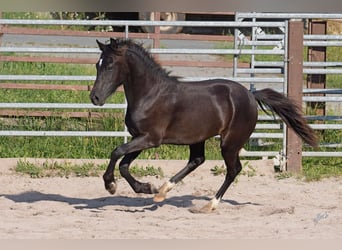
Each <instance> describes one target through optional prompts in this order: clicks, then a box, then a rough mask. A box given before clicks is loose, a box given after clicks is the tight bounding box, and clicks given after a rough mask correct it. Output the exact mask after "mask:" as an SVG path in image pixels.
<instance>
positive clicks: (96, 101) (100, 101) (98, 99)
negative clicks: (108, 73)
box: [90, 91, 105, 106]
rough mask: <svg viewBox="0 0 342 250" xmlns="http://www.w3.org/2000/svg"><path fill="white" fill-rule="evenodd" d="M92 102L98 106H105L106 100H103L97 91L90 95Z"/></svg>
mask: <svg viewBox="0 0 342 250" xmlns="http://www.w3.org/2000/svg"><path fill="white" fill-rule="evenodd" d="M90 100H91V102H92V103H93V104H94V105H96V106H103V105H104V103H105V102H104V98H101V97H100V96H99V95H98V94H96V93H95V91H91V93H90Z"/></svg>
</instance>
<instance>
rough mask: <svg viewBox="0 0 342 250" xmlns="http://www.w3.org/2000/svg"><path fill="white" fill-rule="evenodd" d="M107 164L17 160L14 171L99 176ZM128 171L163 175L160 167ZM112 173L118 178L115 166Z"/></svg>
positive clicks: (33, 174) (36, 175)
mask: <svg viewBox="0 0 342 250" xmlns="http://www.w3.org/2000/svg"><path fill="white" fill-rule="evenodd" d="M106 167H107V164H94V163H93V162H89V163H84V164H73V163H70V162H62V163H59V162H56V161H45V162H43V164H41V165H40V164H34V163H31V162H29V161H27V160H19V161H18V162H17V165H16V167H15V171H16V172H17V173H19V174H23V175H28V176H30V177H31V178H43V177H67V178H68V177H89V176H101V175H102V174H103V172H104V171H105V169H106ZM130 173H131V174H132V175H133V176H135V177H143V176H155V177H158V178H162V177H164V173H163V171H162V169H161V168H160V167H158V168H155V167H153V166H146V167H142V166H138V165H133V166H132V167H130ZM114 175H115V176H116V177H117V178H120V177H121V175H120V173H119V170H118V169H117V168H116V169H115V172H114Z"/></svg>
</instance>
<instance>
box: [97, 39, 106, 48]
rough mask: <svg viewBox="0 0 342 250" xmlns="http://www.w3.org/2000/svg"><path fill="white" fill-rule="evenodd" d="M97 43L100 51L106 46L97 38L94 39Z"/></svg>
mask: <svg viewBox="0 0 342 250" xmlns="http://www.w3.org/2000/svg"><path fill="white" fill-rule="evenodd" d="M96 42H97V45H98V46H99V48H100V50H101V51H104V50H105V48H106V45H105V44H103V43H101V42H100V41H99V40H97V39H96Z"/></svg>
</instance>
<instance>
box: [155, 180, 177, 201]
mask: <svg viewBox="0 0 342 250" xmlns="http://www.w3.org/2000/svg"><path fill="white" fill-rule="evenodd" d="M175 185H176V184H175V183H173V182H170V181H167V182H165V183H164V184H163V185H162V186H161V187H160V188H159V191H158V194H156V195H155V196H154V198H153V200H154V201H155V202H162V201H164V200H165V198H166V193H167V192H169V191H170V190H171V189H172V188H173V187H174V186H175Z"/></svg>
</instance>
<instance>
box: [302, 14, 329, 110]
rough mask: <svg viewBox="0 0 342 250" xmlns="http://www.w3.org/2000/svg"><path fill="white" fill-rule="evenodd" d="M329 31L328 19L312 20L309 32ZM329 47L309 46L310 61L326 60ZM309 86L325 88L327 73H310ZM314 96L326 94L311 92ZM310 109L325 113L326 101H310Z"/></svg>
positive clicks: (322, 32) (319, 33)
mask: <svg viewBox="0 0 342 250" xmlns="http://www.w3.org/2000/svg"><path fill="white" fill-rule="evenodd" d="M326 33H327V21H322V20H319V21H317V20H310V22H309V34H312V35H325V34H326ZM326 51H327V47H324V46H321V47H316V46H311V47H309V48H308V61H310V62H325V61H326V53H327V52H326ZM307 87H308V88H310V89H311V88H312V89H315V88H317V89H325V87H326V75H325V74H309V75H307ZM311 95H312V96H325V94H311ZM308 108H309V109H310V110H309V111H310V112H312V111H315V113H316V115H321V116H324V115H325V103H324V102H309V103H308Z"/></svg>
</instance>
